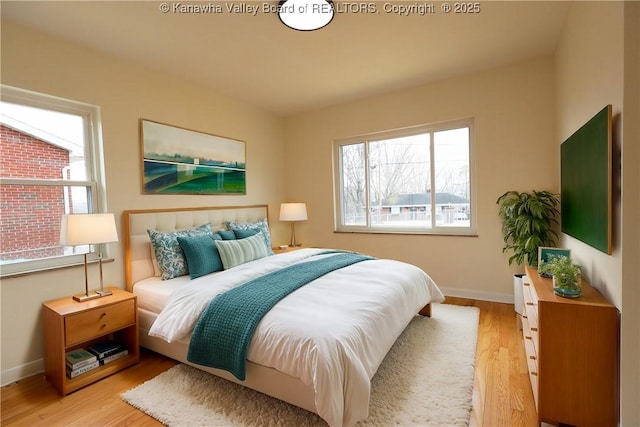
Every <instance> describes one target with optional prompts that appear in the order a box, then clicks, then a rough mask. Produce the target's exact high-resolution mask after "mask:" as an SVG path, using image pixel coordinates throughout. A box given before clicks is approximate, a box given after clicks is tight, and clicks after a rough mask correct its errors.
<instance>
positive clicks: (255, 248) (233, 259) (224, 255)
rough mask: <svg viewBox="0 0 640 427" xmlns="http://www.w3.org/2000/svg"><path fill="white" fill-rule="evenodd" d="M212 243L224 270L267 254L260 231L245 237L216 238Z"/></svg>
mask: <svg viewBox="0 0 640 427" xmlns="http://www.w3.org/2000/svg"><path fill="white" fill-rule="evenodd" d="M214 243H215V245H216V246H217V248H218V252H219V253H220V259H222V265H223V266H224V269H225V270H228V269H229V268H232V267H235V266H237V265H240V264H244V263H245V262H249V261H253V260H256V259H260V258H264V257H266V256H268V255H269V253H268V252H267V247H266V246H265V245H264V237H262V233H261V232H260V233H258V234H256V235H254V236H251V237H247V238H245V239H238V240H216V241H215V242H214Z"/></svg>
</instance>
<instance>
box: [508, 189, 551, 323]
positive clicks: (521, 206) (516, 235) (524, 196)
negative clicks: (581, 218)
mask: <svg viewBox="0 0 640 427" xmlns="http://www.w3.org/2000/svg"><path fill="white" fill-rule="evenodd" d="M496 203H497V204H498V205H500V209H499V211H498V214H499V215H500V218H501V219H502V232H503V239H504V247H503V248H502V252H503V253H504V252H507V251H513V255H512V256H510V257H509V265H511V264H512V263H513V262H514V261H515V263H516V264H518V265H522V264H525V263H526V264H529V265H530V266H532V267H535V266H536V265H537V264H538V246H555V240H556V238H557V237H558V234H557V232H556V231H555V230H554V228H553V225H554V224H557V223H558V221H557V219H556V216H557V215H558V209H557V208H556V206H557V205H558V203H559V199H558V195H557V194H554V193H551V192H548V191H532V192H530V193H519V192H517V191H507V192H506V193H504V194H503V195H502V196H500V197H499V198H498V200H497V202H496ZM523 276H524V274H515V275H514V276H513V294H514V303H515V311H516V313H518V314H519V315H524V307H523V306H522V278H523Z"/></svg>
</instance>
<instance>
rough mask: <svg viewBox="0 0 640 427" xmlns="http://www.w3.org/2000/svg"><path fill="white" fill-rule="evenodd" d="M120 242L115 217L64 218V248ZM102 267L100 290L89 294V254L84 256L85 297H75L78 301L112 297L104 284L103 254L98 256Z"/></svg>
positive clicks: (72, 215) (61, 239) (86, 216)
mask: <svg viewBox="0 0 640 427" xmlns="http://www.w3.org/2000/svg"><path fill="white" fill-rule="evenodd" d="M117 241H118V232H117V231H116V221H115V217H114V215H113V214H111V213H105V214H68V215H63V216H62V224H61V226H60V244H61V245H63V246H83V245H98V244H101V243H111V242H117ZM98 263H99V265H100V290H98V291H96V292H95V293H91V294H90V293H89V276H88V274H87V253H85V254H84V289H85V293H84V295H82V294H81V295H74V296H73V299H74V300H76V301H80V302H82V301H87V300H90V299H93V298H100V297H103V296H107V295H111V291H109V290H105V289H104V286H103V282H102V252H99V254H98Z"/></svg>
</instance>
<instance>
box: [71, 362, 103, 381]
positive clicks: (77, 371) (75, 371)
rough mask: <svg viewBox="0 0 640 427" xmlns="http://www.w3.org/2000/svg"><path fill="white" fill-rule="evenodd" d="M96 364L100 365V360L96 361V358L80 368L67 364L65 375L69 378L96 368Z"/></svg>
mask: <svg viewBox="0 0 640 427" xmlns="http://www.w3.org/2000/svg"><path fill="white" fill-rule="evenodd" d="M98 366H100V362H98V360H94V361H93V362H91V363H90V364H88V365H86V366H83V367H81V368H77V369H71V368H69V367H68V366H67V376H68V377H69V378H75V377H77V376H78V375H82V374H84V373H85V372H89V371H91V370H92V369H95V368H97V367H98Z"/></svg>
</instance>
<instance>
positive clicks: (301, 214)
mask: <svg viewBox="0 0 640 427" xmlns="http://www.w3.org/2000/svg"><path fill="white" fill-rule="evenodd" d="M306 220H307V205H306V204H305V203H282V204H281V205H280V221H291V244H290V245H289V246H300V243H298V242H296V228H295V222H296V221H306Z"/></svg>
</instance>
